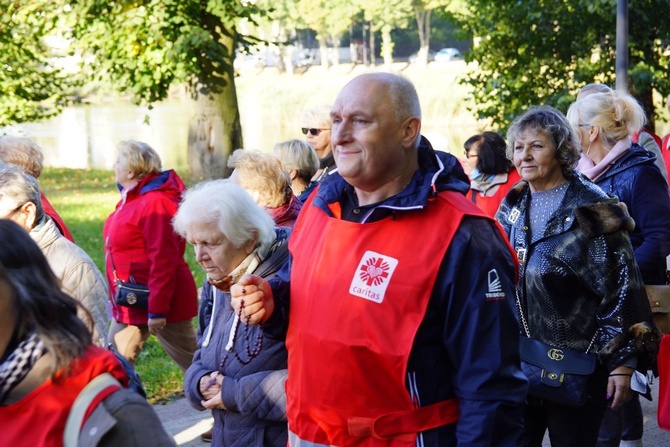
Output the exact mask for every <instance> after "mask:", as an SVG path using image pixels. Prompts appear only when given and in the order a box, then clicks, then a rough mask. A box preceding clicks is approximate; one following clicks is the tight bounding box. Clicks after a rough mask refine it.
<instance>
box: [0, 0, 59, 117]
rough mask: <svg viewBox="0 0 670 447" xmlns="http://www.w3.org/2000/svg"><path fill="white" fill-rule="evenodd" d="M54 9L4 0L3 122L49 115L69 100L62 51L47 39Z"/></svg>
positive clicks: (0, 30)
mask: <svg viewBox="0 0 670 447" xmlns="http://www.w3.org/2000/svg"><path fill="white" fill-rule="evenodd" d="M52 13H53V10H50V9H43V8H41V7H40V5H39V4H37V3H35V2H31V1H29V0H20V1H19V0H0V92H2V100H0V126H7V125H10V124H15V123H21V122H25V121H33V120H37V119H40V118H46V117H49V116H51V115H54V114H56V113H58V112H60V110H61V108H62V106H63V105H64V104H65V103H66V102H67V101H68V93H69V91H70V90H69V88H68V87H67V84H68V78H67V76H66V75H65V74H64V73H63V71H62V70H61V69H60V68H58V65H57V62H58V60H59V59H60V57H59V54H58V53H57V52H56V50H54V49H50V48H49V47H47V46H46V45H45V44H44V41H43V38H44V36H45V35H47V34H48V33H49V31H50V27H49V26H48V22H47V21H45V18H46V17H50V16H51V14H52Z"/></svg>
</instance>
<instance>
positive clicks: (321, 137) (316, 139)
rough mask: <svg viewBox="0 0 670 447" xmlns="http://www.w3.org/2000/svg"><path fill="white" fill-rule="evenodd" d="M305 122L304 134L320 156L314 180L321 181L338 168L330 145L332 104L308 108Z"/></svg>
mask: <svg viewBox="0 0 670 447" xmlns="http://www.w3.org/2000/svg"><path fill="white" fill-rule="evenodd" d="M303 122H304V123H305V126H304V127H303V128H302V129H301V130H302V134H303V135H305V139H306V140H307V142H308V143H309V144H311V145H312V147H314V150H315V151H316V155H318V157H319V170H318V171H316V174H315V175H314V177H313V178H312V180H313V181H315V182H320V181H321V180H323V179H324V178H326V177H327V176H328V175H329V174H331V173H332V172H334V170H335V168H336V167H335V159H334V158H333V153H332V152H331V147H330V125H331V122H330V106H318V107H315V108H313V109H310V110H308V111H307V112H305V115H304V116H303Z"/></svg>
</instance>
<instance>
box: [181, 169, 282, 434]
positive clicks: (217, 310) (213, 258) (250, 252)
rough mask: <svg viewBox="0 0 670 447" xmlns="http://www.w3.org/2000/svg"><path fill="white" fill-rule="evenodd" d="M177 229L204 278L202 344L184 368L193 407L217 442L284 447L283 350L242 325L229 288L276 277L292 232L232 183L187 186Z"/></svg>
mask: <svg viewBox="0 0 670 447" xmlns="http://www.w3.org/2000/svg"><path fill="white" fill-rule="evenodd" d="M173 225H174V228H175V231H176V232H177V233H178V234H180V235H182V236H183V237H184V238H186V240H187V241H188V242H189V243H191V244H193V247H194V249H195V255H196V260H197V261H198V263H199V264H200V265H201V266H202V268H203V269H204V270H205V272H206V273H207V280H206V281H205V284H204V285H203V287H202V293H201V300H200V311H199V316H198V319H199V327H198V345H199V349H198V350H197V351H196V353H195V356H194V357H193V363H192V365H191V367H190V368H189V369H188V370H187V371H186V375H185V378H184V390H185V392H186V396H187V397H188V400H189V402H190V403H191V405H192V406H193V407H194V408H196V409H198V410H205V409H210V410H212V413H213V416H214V429H213V434H212V445H214V446H224V445H255V446H261V445H262V446H277V447H279V446H281V447H284V446H285V445H286V443H287V426H286V396H285V394H284V382H285V380H286V359H287V352H286V347H285V346H284V343H283V342H282V341H278V340H273V339H271V338H268V337H267V336H265V335H264V333H263V330H262V329H261V328H260V327H258V326H250V325H247V323H246V322H245V316H244V312H243V310H241V311H240V312H239V313H235V312H234V310H233V308H232V306H231V305H230V287H231V285H232V284H235V283H236V282H237V281H238V280H239V279H240V278H241V277H242V276H243V275H244V274H246V273H253V274H255V275H260V276H261V277H263V278H267V279H269V278H271V277H273V276H274V275H275V274H276V272H277V271H278V270H279V269H280V268H281V267H282V266H283V265H284V264H285V262H286V261H287V259H288V244H287V240H288V236H289V232H290V229H288V228H275V226H274V222H273V221H272V218H271V217H270V216H269V215H268V214H267V213H266V212H265V211H264V210H263V209H262V208H261V207H260V206H258V205H257V204H256V203H254V201H253V200H252V199H251V197H250V196H249V194H247V192H246V191H245V190H244V189H242V188H241V187H240V186H238V185H237V184H235V183H233V182H232V181H231V180H212V181H206V182H203V183H200V184H199V185H196V186H195V187H194V188H192V189H190V190H189V191H188V192H187V193H186V195H185V197H184V200H183V202H182V203H181V205H180V206H179V210H178V212H177V214H176V215H175V218H174V222H173Z"/></svg>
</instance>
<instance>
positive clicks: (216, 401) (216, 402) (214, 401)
mask: <svg viewBox="0 0 670 447" xmlns="http://www.w3.org/2000/svg"><path fill="white" fill-rule="evenodd" d="M200 403H201V404H202V406H203V407H205V408H207V409H208V410H214V409H216V408H218V409H219V410H225V409H226V407H224V406H223V401H222V400H221V391H219V392H218V393H216V395H215V396H214V397H212V398H211V399H209V400H201V401H200Z"/></svg>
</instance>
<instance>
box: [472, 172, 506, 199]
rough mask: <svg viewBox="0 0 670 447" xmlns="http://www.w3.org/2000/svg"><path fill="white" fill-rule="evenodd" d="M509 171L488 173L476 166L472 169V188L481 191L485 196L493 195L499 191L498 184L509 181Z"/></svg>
mask: <svg viewBox="0 0 670 447" xmlns="http://www.w3.org/2000/svg"><path fill="white" fill-rule="evenodd" d="M508 178H509V173H507V172H504V173H502V174H490V175H486V174H483V173H482V172H480V171H479V169H477V168H474V169H473V170H472V171H470V189H473V190H475V191H479V192H480V193H481V195H482V196H484V197H491V196H492V195H494V194H495V193H496V192H497V191H498V186H500V185H502V184H504V183H506V182H507V179H508Z"/></svg>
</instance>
